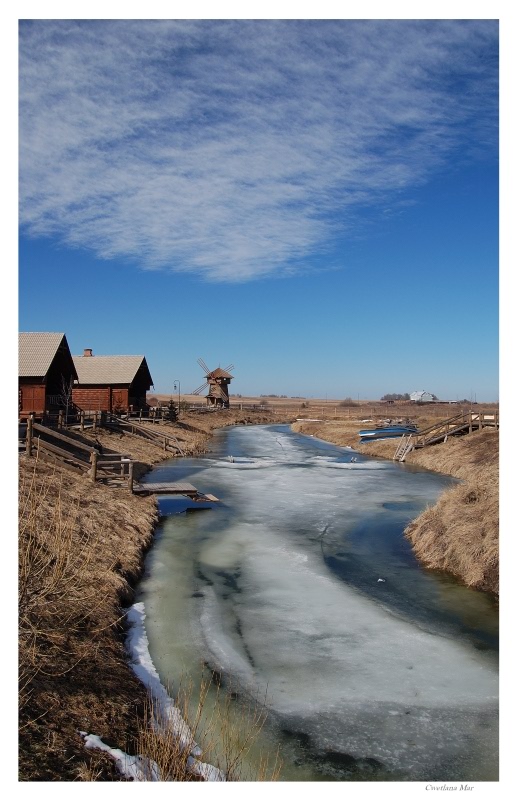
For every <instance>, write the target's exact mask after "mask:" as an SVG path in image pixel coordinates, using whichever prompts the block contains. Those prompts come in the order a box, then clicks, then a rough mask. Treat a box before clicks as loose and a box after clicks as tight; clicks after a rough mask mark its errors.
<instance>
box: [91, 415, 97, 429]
mask: <svg viewBox="0 0 518 800" xmlns="http://www.w3.org/2000/svg"><path fill="white" fill-rule="evenodd" d="M92 430H93V431H96V430H97V411H94V421H93V425H92Z"/></svg>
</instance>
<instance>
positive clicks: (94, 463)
mask: <svg viewBox="0 0 518 800" xmlns="http://www.w3.org/2000/svg"><path fill="white" fill-rule="evenodd" d="M90 463H91V465H92V467H91V470H90V477H91V478H92V480H93V481H94V483H95V481H96V480H97V450H92V452H91V453H90Z"/></svg>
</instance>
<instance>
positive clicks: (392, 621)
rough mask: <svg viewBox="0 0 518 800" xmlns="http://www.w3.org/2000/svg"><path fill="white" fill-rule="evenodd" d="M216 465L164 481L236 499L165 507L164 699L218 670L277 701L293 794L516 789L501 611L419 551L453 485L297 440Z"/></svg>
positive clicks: (267, 429)
mask: <svg viewBox="0 0 518 800" xmlns="http://www.w3.org/2000/svg"><path fill="white" fill-rule="evenodd" d="M211 448H212V449H211V452H210V453H209V454H207V455H206V456H204V457H201V458H197V459H181V460H175V461H174V462H173V461H171V462H166V463H164V464H162V465H160V466H158V467H155V468H154V470H153V472H152V473H150V475H149V476H148V480H152V481H159V480H188V481H190V482H191V483H193V484H194V485H195V486H196V487H197V488H198V489H199V490H200V491H204V492H210V493H212V494H214V495H216V496H217V497H218V498H220V500H221V502H220V503H214V504H213V505H212V507H211V508H210V510H204V511H196V512H194V513H189V512H188V511H186V510H187V509H189V508H194V507H195V506H196V505H197V504H195V503H193V502H191V501H189V500H186V499H184V498H182V499H180V498H162V499H161V500H160V509H161V513H162V514H164V515H166V516H165V517H164V519H163V520H162V523H161V525H160V527H159V529H158V531H157V536H156V542H155V545H154V547H153V549H152V550H151V552H150V554H149V555H148V558H147V561H146V574H145V576H144V579H143V581H142V583H141V587H140V596H139V598H138V599H139V600H141V601H144V603H145V608H146V613H147V619H146V629H147V634H148V638H149V641H150V652H151V656H152V658H153V661H154V663H155V666H156V668H157V670H158V671H159V674H160V677H161V679H162V682H163V683H164V684H166V685H171V686H176V685H177V681H178V678H179V676H180V675H185V674H190V675H191V676H194V677H195V679H196V676H197V675H198V674H199V673H200V672H201V669H202V665H203V664H206V665H209V667H210V668H211V669H213V670H217V671H218V672H219V673H220V674H221V675H222V676H223V678H224V680H225V681H226V682H227V683H228V684H230V686H231V687H232V689H233V690H234V691H235V694H236V697H237V699H236V700H235V703H236V704H238V703H239V702H240V701H241V700H242V699H244V698H246V697H250V696H252V697H260V698H263V699H264V698H265V697H266V705H267V707H268V722H267V725H266V727H265V729H264V732H263V737H262V739H263V740H264V741H266V743H267V744H269V745H270V746H273V747H275V748H276V747H277V746H279V747H280V753H281V757H282V759H283V761H284V769H283V773H282V779H283V780H294V781H308V780H309V781H322V780H324V781H325V780H353V781H362V780H370V781H372V780H382V781H389V780H396V781H407V780H418V781H423V780H427V781H428V780H439V781H442V780H450V781H453V780H462V781H480V780H498V766H497V765H498V717H497V702H498V701H497V697H498V672H497V641H498V615H497V611H496V610H495V608H494V606H493V605H492V602H491V600H490V599H489V598H488V597H487V596H485V595H483V594H481V593H477V592H474V591H471V590H469V589H467V588H465V587H462V586H460V585H458V584H457V583H456V582H455V581H454V580H452V579H450V578H448V577H445V576H444V575H440V574H435V573H431V572H426V571H424V570H422V569H420V567H419V565H418V564H417V562H416V560H415V559H414V557H413V555H412V551H411V549H410V546H409V545H408V543H407V541H406V540H405V539H404V537H403V535H402V531H403V528H404V527H405V525H406V524H407V523H408V521H409V520H411V519H413V518H414V517H416V516H417V515H418V514H419V513H420V511H421V510H422V509H424V508H425V507H426V505H427V504H431V503H434V502H435V501H436V499H437V497H438V495H439V494H440V493H441V492H442V491H443V490H444V489H445V488H446V487H447V486H448V485H450V484H451V479H449V478H447V477H443V476H440V475H435V474H432V473H430V472H426V471H423V470H417V469H415V468H412V467H409V466H405V465H401V464H399V463H393V462H390V461H378V460H375V459H372V458H367V457H365V456H363V455H360V454H357V453H354V452H353V451H351V450H348V449H346V448H339V447H336V446H333V445H329V444H327V443H324V442H321V441H319V440H316V439H313V438H310V437H304V436H300V435H297V434H294V433H293V432H291V430H290V428H289V427H288V426H243V427H234V428H230V429H227V430H222V431H219V432H218V433H217V434H216V436H215V438H214V439H213V441H212V442H211ZM351 459H357V460H351ZM197 507H199V504H198V506H197Z"/></svg>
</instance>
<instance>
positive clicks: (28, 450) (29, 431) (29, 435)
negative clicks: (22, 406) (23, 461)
mask: <svg viewBox="0 0 518 800" xmlns="http://www.w3.org/2000/svg"><path fill="white" fill-rule="evenodd" d="M33 422H34V417H33V416H32V414H30V415H29V416H28V417H27V435H26V439H25V452H26V453H27V455H28V456H30V455H32V424H33Z"/></svg>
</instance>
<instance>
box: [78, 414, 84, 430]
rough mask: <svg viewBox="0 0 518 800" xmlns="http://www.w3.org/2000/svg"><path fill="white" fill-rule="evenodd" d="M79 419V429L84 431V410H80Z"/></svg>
mask: <svg viewBox="0 0 518 800" xmlns="http://www.w3.org/2000/svg"><path fill="white" fill-rule="evenodd" d="M79 419H80V421H81V430H82V431H84V429H85V412H84V411H81V412H80V414H79Z"/></svg>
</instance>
